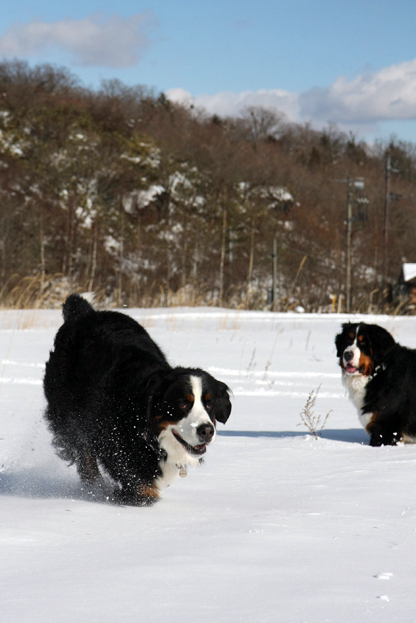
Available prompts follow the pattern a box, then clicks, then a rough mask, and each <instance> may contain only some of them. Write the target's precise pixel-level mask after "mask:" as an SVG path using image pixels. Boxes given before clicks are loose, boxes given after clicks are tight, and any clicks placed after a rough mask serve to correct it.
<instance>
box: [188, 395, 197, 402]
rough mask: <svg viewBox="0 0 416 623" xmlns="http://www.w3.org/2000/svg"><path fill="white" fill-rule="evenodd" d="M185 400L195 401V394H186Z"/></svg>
mask: <svg viewBox="0 0 416 623" xmlns="http://www.w3.org/2000/svg"><path fill="white" fill-rule="evenodd" d="M186 400H187V401H188V402H195V396H194V395H193V394H186Z"/></svg>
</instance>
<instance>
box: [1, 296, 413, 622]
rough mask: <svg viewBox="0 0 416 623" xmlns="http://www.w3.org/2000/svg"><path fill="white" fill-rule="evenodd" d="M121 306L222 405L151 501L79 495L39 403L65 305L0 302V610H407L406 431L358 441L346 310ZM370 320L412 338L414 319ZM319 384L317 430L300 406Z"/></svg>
mask: <svg viewBox="0 0 416 623" xmlns="http://www.w3.org/2000/svg"><path fill="white" fill-rule="evenodd" d="M128 313H129V314H131V315H132V316H133V317H134V318H136V319H137V320H138V321H139V322H141V323H142V324H143V325H144V326H145V327H146V328H147V329H148V331H149V332H150V334H151V336H152V337H153V338H154V339H155V340H156V341H157V342H158V344H159V345H160V346H161V347H162V349H163V350H164V352H165V353H166V354H167V356H168V359H169V361H170V362H171V363H172V364H174V365H179V364H183V365H186V366H190V365H195V366H200V367H203V368H205V369H207V370H208V371H210V372H211V373H212V374H213V375H214V376H216V377H217V378H219V379H221V380H223V381H225V382H226V383H228V384H229V386H230V388H231V389H232V390H233V393H234V397H233V412H232V414H231V417H230V419H229V421H228V423H227V425H225V426H222V425H221V424H219V425H218V436H217V439H216V440H215V442H214V444H213V445H212V447H210V448H209V449H208V452H207V454H206V459H205V464H204V465H203V466H201V467H199V468H198V469H194V470H190V471H189V474H188V477H187V478H184V479H179V480H177V481H176V482H174V483H173V485H172V486H171V487H169V488H168V489H167V490H166V491H165V493H164V497H163V499H162V500H161V501H160V502H159V503H157V504H156V505H155V506H153V507H151V508H133V507H122V506H113V505H111V504H109V503H106V502H104V501H101V502H100V501H94V500H91V499H89V498H88V496H87V495H86V494H85V493H84V492H83V489H82V486H81V484H80V482H79V479H78V476H77V474H76V472H75V468H74V467H68V466H67V465H66V464H65V463H64V462H62V461H61V460H60V459H58V458H57V457H56V456H55V455H54V452H53V449H52V447H51V443H50V434H49V432H48V430H47V428H46V426H45V423H44V421H43V416H42V412H43V409H44V404H45V403H44V397H43V391H42V376H43V369H44V362H45V361H46V359H47V358H48V353H49V350H50V348H51V347H52V344H53V338H54V335H55V332H56V330H57V329H58V327H59V325H60V324H61V315H60V312H58V311H19V312H16V311H3V312H0V360H1V364H0V369H1V374H0V376H1V383H0V406H1V419H0V438H1V439H0V456H1V458H0V470H1V471H0V621H1V622H2V623H45V621H48V622H53V623H55V622H57V623H66V622H68V623H69V622H71V623H74V622H85V623H107V622H109V623H113V622H114V623H123V622H134V623H139V622H141V621H143V622H146V623H152V622H155V623H166V622H167V621H168V622H169V623H183V622H184V621H195V622H198V623H222V622H227V623H234V622H240V621H242V622H254V623H262V622H267V623H268V622H271V623H275V622H277V623H326V622H331V623H351V622H354V623H357V622H358V623H360V622H365V623H367V622H377V623H384V622H386V623H387V622H388V623H395V622H397V623H412V622H413V621H415V620H416V605H415V596H414V595H415V582H416V556H415V551H416V487H415V481H416V446H412V445H400V446H396V447H382V448H370V447H369V446H368V445H367V444H368V439H367V435H366V433H365V431H364V430H363V429H361V427H360V425H359V422H358V418H357V414H356V412H355V409H354V407H353V405H352V404H351V403H350V402H349V400H348V398H347V397H346V395H345V391H344V388H343V386H342V384H341V378H340V369H339V367H338V364H337V361H336V356H335V347H334V336H335V334H336V332H337V331H338V330H339V329H340V326H341V323H342V322H346V321H347V320H349V319H354V318H357V317H352V316H350V317H347V316H346V315H342V316H340V315H336V314H333V315H309V314H272V313H263V312H245V311H229V310H222V309H202V308H197V309H185V308H174V309H152V310H142V309H134V310H128ZM365 320H366V321H367V322H376V323H378V324H381V325H382V326H384V327H385V328H386V329H388V330H389V331H391V332H392V333H393V335H394V337H395V338H396V339H398V340H399V341H400V342H401V343H402V344H405V345H407V346H411V347H416V318H410V317H403V318H398V317H396V318H392V317H387V316H371V317H370V316H369V317H366V318H365ZM415 382H416V379H415ZM318 388H319V393H318V398H317V400H316V404H315V414H318V413H320V414H321V415H322V418H324V417H325V415H326V414H327V413H328V412H329V411H331V413H330V415H329V417H328V419H327V421H326V426H325V429H324V430H323V432H322V437H321V438H319V439H315V438H314V437H313V435H311V434H310V433H309V432H308V430H307V428H305V426H303V425H301V419H300V412H301V410H302V407H303V406H304V405H305V403H306V400H307V398H308V395H309V393H310V392H311V391H312V390H315V391H317V390H318Z"/></svg>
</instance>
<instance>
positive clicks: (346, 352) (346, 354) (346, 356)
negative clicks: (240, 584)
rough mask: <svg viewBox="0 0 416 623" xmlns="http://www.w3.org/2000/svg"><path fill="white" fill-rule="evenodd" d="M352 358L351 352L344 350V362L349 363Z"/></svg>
mask: <svg viewBox="0 0 416 623" xmlns="http://www.w3.org/2000/svg"><path fill="white" fill-rule="evenodd" d="M353 357H354V355H353V354H352V351H350V350H346V351H345V353H344V361H346V362H347V363H348V362H349V361H351V359H352V358H353Z"/></svg>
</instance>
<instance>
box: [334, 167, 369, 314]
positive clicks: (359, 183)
mask: <svg viewBox="0 0 416 623" xmlns="http://www.w3.org/2000/svg"><path fill="white" fill-rule="evenodd" d="M338 181H340V182H346V184H347V244H346V246H347V250H346V266H345V308H346V311H347V313H349V312H350V311H351V259H352V223H353V221H354V220H361V219H360V217H357V218H356V219H353V199H354V197H353V190H354V189H357V190H363V188H364V180H363V178H360V177H358V178H356V179H352V178H350V177H348V178H347V179H346V180H338ZM367 203H368V201H367Z"/></svg>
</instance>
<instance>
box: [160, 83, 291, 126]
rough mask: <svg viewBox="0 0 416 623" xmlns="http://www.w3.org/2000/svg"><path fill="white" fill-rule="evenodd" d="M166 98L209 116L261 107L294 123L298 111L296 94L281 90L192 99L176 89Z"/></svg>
mask: <svg viewBox="0 0 416 623" xmlns="http://www.w3.org/2000/svg"><path fill="white" fill-rule="evenodd" d="M166 96H167V97H168V98H169V99H170V100H172V101H174V102H183V103H185V104H187V105H190V104H193V105H194V106H196V107H201V108H204V109H205V110H206V111H207V112H209V113H211V114H217V115H220V116H223V117H226V116H235V115H238V114H240V113H241V112H242V111H243V110H244V109H245V108H247V107H249V106H262V107H263V108H271V109H274V108H275V109H277V110H279V111H281V112H283V113H285V114H286V115H287V116H288V117H289V118H290V119H291V120H292V121H294V120H295V119H297V115H298V109H299V105H298V97H299V96H298V94H297V93H289V92H288V91H283V90H281V89H273V90H270V91H266V90H264V89H261V90H259V91H243V92H242V93H233V92H232V91H223V92H222V93H216V94H215V95H197V96H195V97H193V96H192V95H191V94H190V93H189V92H188V91H185V90H184V89H180V88H177V89H170V90H168V91H167V92H166Z"/></svg>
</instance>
